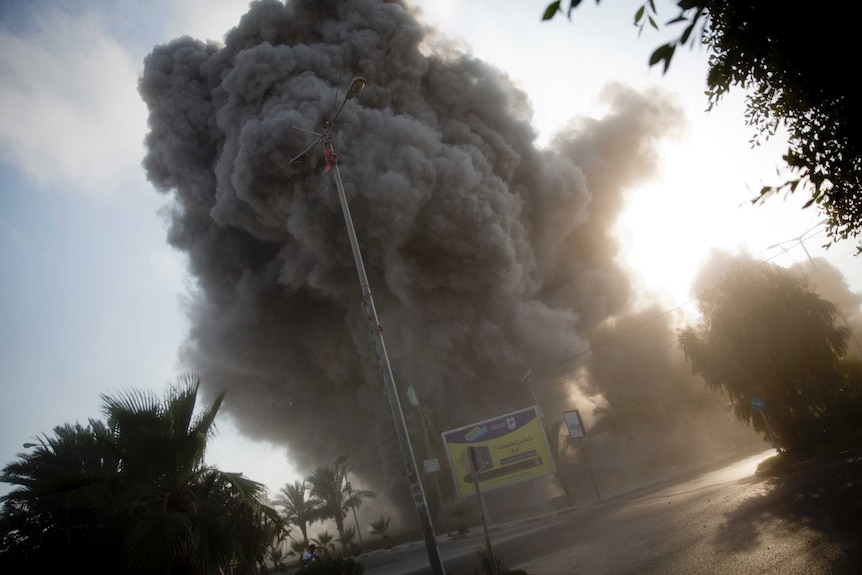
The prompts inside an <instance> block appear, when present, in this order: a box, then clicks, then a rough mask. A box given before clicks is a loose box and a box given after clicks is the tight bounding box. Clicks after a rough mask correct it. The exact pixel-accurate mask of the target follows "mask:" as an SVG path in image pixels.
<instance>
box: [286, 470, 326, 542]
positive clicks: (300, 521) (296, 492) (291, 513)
mask: <svg viewBox="0 0 862 575" xmlns="http://www.w3.org/2000/svg"><path fill="white" fill-rule="evenodd" d="M307 493H308V483H307V482H306V481H294V482H293V484H292V485H291V484H289V483H288V484H285V486H284V487H282V488H281V490H280V491H279V493H278V495H277V496H276V498H275V505H276V506H278V507H281V508H282V510H283V512H284V514H283V518H284V520H285V521H286V522H287V523H289V524H291V525H296V526H297V527H298V528H299V531H300V533H302V545H303V548H305V547H307V546H308V525H309V524H310V523H314V522H315V521H317V520H318V519H320V512H319V509H318V505H319V503H318V501H317V500H316V499H314V498H311V497H307V496H306V495H307Z"/></svg>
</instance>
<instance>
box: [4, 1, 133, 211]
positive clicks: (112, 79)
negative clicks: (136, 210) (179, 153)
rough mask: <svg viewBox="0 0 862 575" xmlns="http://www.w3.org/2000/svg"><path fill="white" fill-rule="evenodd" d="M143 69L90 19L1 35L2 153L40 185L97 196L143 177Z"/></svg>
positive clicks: (43, 23) (48, 16) (77, 17)
mask: <svg viewBox="0 0 862 575" xmlns="http://www.w3.org/2000/svg"><path fill="white" fill-rule="evenodd" d="M139 68H140V64H139V63H138V62H137V61H136V60H135V59H134V58H133V57H132V56H131V55H130V54H129V53H127V52H126V51H125V50H124V49H123V47H122V46H121V45H120V44H119V43H118V42H117V41H116V40H115V39H113V38H112V37H111V36H110V35H109V34H108V33H107V31H106V29H105V23H104V22H103V21H102V20H101V19H99V18H97V17H95V16H94V15H92V14H90V13H78V14H69V13H64V12H62V11H60V10H55V11H52V10H46V11H44V12H41V13H39V14H35V15H34V21H33V25H32V26H27V27H20V28H17V29H15V30H14V31H13V30H10V29H7V28H0V107H2V109H3V111H4V113H3V114H2V115H0V153H2V156H3V158H4V160H6V161H7V162H9V163H10V164H12V165H14V166H15V167H16V168H18V169H20V170H21V171H22V172H24V173H25V174H26V175H27V176H28V177H30V178H31V179H32V180H34V181H35V182H37V183H38V184H40V185H43V186H52V187H57V188H66V189H68V188H69V187H72V188H74V189H76V190H77V191H79V192H81V193H84V194H87V195H90V196H99V195H103V194H106V193H109V192H110V191H111V190H113V189H116V188H118V187H120V186H119V184H120V183H121V182H125V181H127V180H128V178H129V177H130V174H131V173H134V172H137V173H139V172H140V168H139V167H138V166H139V162H140V157H141V154H142V150H143V148H142V140H143V136H144V133H145V130H146V109H145V108H144V106H143V105H142V104H141V102H140V98H139V97H138V96H137V94H136V92H135V86H136V80H137V70H138V69H139Z"/></svg>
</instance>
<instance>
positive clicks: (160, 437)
mask: <svg viewBox="0 0 862 575" xmlns="http://www.w3.org/2000/svg"><path fill="white" fill-rule="evenodd" d="M198 386H199V381H198V379H197V378H196V377H194V376H190V377H186V378H184V379H182V380H181V381H180V382H179V383H178V384H177V385H175V386H172V387H171V388H170V389H169V391H168V393H167V394H166V395H165V398H164V400H162V401H160V400H159V399H158V398H157V397H155V395H154V394H153V393H151V392H134V391H132V392H126V393H123V394H120V395H119V396H116V397H110V396H106V395H103V396H102V400H103V406H104V413H105V416H106V424H102V423H101V422H94V421H91V422H90V426H88V427H87V428H82V427H81V426H76V427H74V428H73V427H71V426H66V427H64V428H57V429H55V433H56V437H54V438H48V437H46V438H45V439H43V440H41V441H40V446H39V447H38V448H37V449H36V450H35V452H34V453H32V454H25V455H23V456H22V460H21V461H20V462H18V463H16V464H10V465H7V466H6V467H5V468H4V470H3V475H2V477H0V480H2V481H5V482H7V483H12V484H14V485H19V486H20V487H19V488H18V489H16V490H14V491H13V492H12V493H10V494H9V495H8V496H6V497H4V498H2V501H3V503H4V509H3V513H4V515H5V512H6V509H7V507H8V506H9V505H10V504H14V505H12V507H11V508H10V509H11V510H12V511H15V510H16V509H17V510H20V509H21V505H26V506H28V507H30V508H32V509H34V510H38V511H39V512H40V513H39V515H38V516H37V517H39V520H40V521H41V525H42V529H43V531H45V529H46V528H47V531H48V532H50V531H52V530H55V531H57V530H59V532H60V533H61V534H64V536H63V539H64V541H65V543H66V545H67V547H69V548H71V547H73V546H75V547H76V548H78V549H79V550H80V549H84V550H85V551H86V552H85V553H78V554H75V553H71V554H69V553H67V554H64V555H63V557H64V559H65V560H66V561H65V563H66V565H65V568H67V569H68V568H69V567H70V563H72V564H73V566H75V567H81V569H79V570H85V571H86V570H90V571H99V569H96V568H95V567H94V565H93V561H95V560H97V558H98V557H102V556H104V557H106V559H104V560H105V561H113V567H112V569H111V571H113V572H120V573H165V574H168V575H173V574H177V575H180V574H181V575H195V574H198V573H200V574H203V573H214V572H218V571H224V570H227V569H229V568H231V567H233V569H234V571H236V572H246V571H248V572H250V571H251V570H253V569H255V566H256V564H258V563H260V562H261V561H262V560H263V558H264V556H265V553H266V549H267V545H268V543H269V541H271V538H272V534H273V532H274V531H278V530H281V529H283V527H284V526H283V523H282V521H281V519H280V518H279V517H278V514H277V513H276V511H275V510H274V509H272V508H270V507H269V506H268V505H266V503H265V499H264V494H265V488H264V487H263V485H261V484H260V483H256V482H254V481H251V480H250V479H247V478H245V477H242V476H241V475H240V474H235V473H223V472H221V471H219V470H218V469H215V468H213V467H209V466H206V465H205V464H204V452H205V449H206V443H207V440H208V439H209V437H211V435H212V433H213V430H214V420H215V416H216V413H217V412H218V409H219V407H220V405H221V401H222V398H223V397H224V395H223V394H220V395H218V396H217V397H216V399H215V400H214V401H213V403H212V404H210V405H209V406H207V407H205V408H204V409H203V411H202V412H201V413H200V414H199V415H197V416H196V415H195V413H194V412H195V404H196V401H197V392H198ZM75 529H77V531H74V530H75ZM82 546H83V547H82ZM93 549H104V550H108V551H105V552H102V553H99V552H96V551H93ZM110 550H116V551H117V555H116V556H112V555H110V552H109V551H110ZM50 552H51V549H50V547H44V548H42V549H39V550H38V552H37V555H43V556H44V555H45V553H50ZM94 555H95V556H96V558H94ZM76 558H80V562H78V563H77V564H75V562H74V559H76Z"/></svg>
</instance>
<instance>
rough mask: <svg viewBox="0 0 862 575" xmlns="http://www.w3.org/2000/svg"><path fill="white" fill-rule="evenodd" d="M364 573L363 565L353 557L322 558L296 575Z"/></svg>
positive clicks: (355, 574)
mask: <svg viewBox="0 0 862 575" xmlns="http://www.w3.org/2000/svg"><path fill="white" fill-rule="evenodd" d="M363 571H365V567H363V565H362V563H359V562H358V561H354V560H353V558H352V557H335V558H325V557H321V558H319V559H317V560H316V561H315V562H314V563H312V564H311V565H307V566H305V567H303V568H302V569H300V570H299V571H297V572H296V575H361V574H362V572H363Z"/></svg>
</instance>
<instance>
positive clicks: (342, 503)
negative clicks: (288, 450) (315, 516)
mask: <svg viewBox="0 0 862 575" xmlns="http://www.w3.org/2000/svg"><path fill="white" fill-rule="evenodd" d="M347 472H348V468H347V466H346V465H344V464H341V463H339V464H334V465H327V466H325V467H318V468H317V469H315V470H314V472H312V474H311V476H310V477H309V478H308V483H309V484H310V485H311V496H312V497H313V498H314V499H315V500H317V501H318V509H319V511H320V516H321V517H323V518H331V519H332V520H334V521H335V527H336V529H337V530H338V538H339V539H341V540H343V539H344V518H345V517H347V512H348V510H350V509H352V508H355V507H360V506H361V505H362V501H363V500H364V499H369V498H372V497H375V496H376V494H375V493H374V492H373V491H367V490H363V489H351V486H350V482H349V481H348V480H347Z"/></svg>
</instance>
